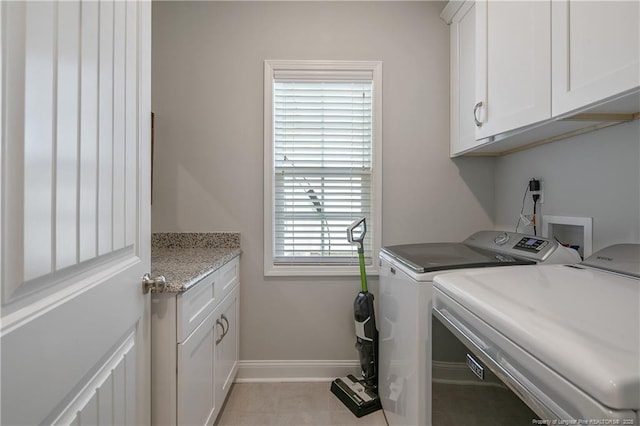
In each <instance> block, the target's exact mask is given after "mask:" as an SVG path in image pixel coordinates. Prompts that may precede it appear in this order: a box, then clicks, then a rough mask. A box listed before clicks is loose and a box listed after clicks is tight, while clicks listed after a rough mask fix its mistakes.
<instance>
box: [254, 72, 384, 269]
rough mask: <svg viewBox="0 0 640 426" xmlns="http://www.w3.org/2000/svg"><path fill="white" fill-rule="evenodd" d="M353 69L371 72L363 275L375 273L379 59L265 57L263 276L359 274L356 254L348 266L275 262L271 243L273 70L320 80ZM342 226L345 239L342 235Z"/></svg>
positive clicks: (379, 226)
mask: <svg viewBox="0 0 640 426" xmlns="http://www.w3.org/2000/svg"><path fill="white" fill-rule="evenodd" d="M340 71H344V72H345V73H349V72H351V73H353V72H357V71H364V72H370V73H371V75H372V80H371V81H372V83H373V89H372V114H371V115H372V121H373V123H372V135H371V138H372V140H371V143H372V161H371V169H372V172H371V178H372V179H371V197H372V203H371V217H367V229H368V231H369V232H370V233H371V244H372V247H371V256H372V257H371V264H370V265H367V275H377V274H378V269H379V268H378V261H377V259H378V255H379V253H380V246H381V237H382V235H381V232H382V62H381V61H318V60H291V61H290V60H265V61H264V135H263V137H264V193H263V194H264V275H265V276H353V275H359V274H360V269H359V266H358V262H357V257H356V258H355V261H354V263H353V264H350V265H344V264H342V265H330V264H308V263H305V264H287V265H283V264H275V263H274V259H275V246H274V235H273V232H274V208H275V197H274V184H275V182H274V130H273V104H274V93H273V82H274V77H275V74H276V72H288V73H291V74H292V75H296V74H297V75H300V76H304V77H305V78H307V77H308V78H309V79H313V80H318V81H322V80H323V78H322V77H323V73H324V75H326V74H327V72H332V73H334V74H335V73H336V72H338V73H339V72H340ZM346 232H347V231H346V228H345V238H346Z"/></svg>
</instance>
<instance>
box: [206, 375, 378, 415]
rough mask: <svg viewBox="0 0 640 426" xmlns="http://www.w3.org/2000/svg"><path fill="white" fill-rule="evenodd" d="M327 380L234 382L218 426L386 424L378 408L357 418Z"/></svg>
mask: <svg viewBox="0 0 640 426" xmlns="http://www.w3.org/2000/svg"><path fill="white" fill-rule="evenodd" d="M330 386H331V383H329V382H327V383H236V384H234V385H233V387H232V388H231V392H230V394H229V397H228V398H227V402H226V403H225V405H224V407H223V410H222V414H221V415H220V417H219V419H218V423H217V425H218V426H241V425H242V426H245V425H246V426H271V425H273V426H286V425H292V426H298V425H314V426H325V425H327V426H329V425H331V426H334V425H342V426H357V425H371V426H386V424H387V422H386V420H385V418H384V414H383V412H382V410H379V411H376V412H375V413H371V414H369V415H366V416H363V417H360V418H357V417H356V416H354V415H353V414H352V413H351V411H349V410H348V409H347V408H346V407H345V406H344V405H343V404H342V402H340V400H338V398H336V397H335V395H334V394H333V393H331V391H330V390H329V388H330Z"/></svg>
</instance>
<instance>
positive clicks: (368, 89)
mask: <svg viewBox="0 0 640 426" xmlns="http://www.w3.org/2000/svg"><path fill="white" fill-rule="evenodd" d="M381 74H382V64H381V63H380V62H335V61H332V62H325V61H296V62H292V61H266V62H265V83H264V84H265V87H264V90H265V97H264V99H265V100H264V102H265V108H264V111H265V136H264V137H265V197H264V202H265V275H351V274H358V273H359V269H358V268H357V265H358V257H357V252H356V246H354V245H351V244H349V242H348V241H347V232H346V229H347V227H348V226H349V225H350V224H351V223H352V222H353V221H354V220H356V219H358V218H360V217H363V216H364V217H366V219H367V235H366V239H365V243H364V248H365V259H366V261H367V263H368V265H370V266H371V268H369V269H368V272H375V270H377V262H373V259H376V258H377V255H378V251H379V247H380V210H381V209H380V205H381V200H380V194H381V191H380V182H381V175H380V167H379V164H381V162H380V152H381V149H380V148H381V141H380V136H381V132H380V128H381V108H380V105H381V93H382V88H381V82H382V75H381Z"/></svg>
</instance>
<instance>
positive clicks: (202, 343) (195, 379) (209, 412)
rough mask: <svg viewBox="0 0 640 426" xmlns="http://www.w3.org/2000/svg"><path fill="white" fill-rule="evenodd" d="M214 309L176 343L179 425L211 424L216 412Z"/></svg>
mask: <svg viewBox="0 0 640 426" xmlns="http://www.w3.org/2000/svg"><path fill="white" fill-rule="evenodd" d="M216 312H217V311H213V312H212V313H211V314H209V316H208V317H207V318H206V319H205V320H204V321H203V322H202V323H201V324H200V325H199V326H198V327H197V328H196V329H195V330H194V332H193V333H191V335H190V336H189V337H188V338H187V339H186V340H185V341H184V342H183V343H180V344H178V395H177V396H178V424H179V425H208V424H212V423H213V420H214V419H215V415H216V414H217V413H216V407H217V405H216V404H215V389H214V382H213V381H214V367H215V366H214V360H215V358H214V347H215V336H214V334H215V331H214V327H215V315H216ZM166 403H167V404H169V403H171V401H167V402H166Z"/></svg>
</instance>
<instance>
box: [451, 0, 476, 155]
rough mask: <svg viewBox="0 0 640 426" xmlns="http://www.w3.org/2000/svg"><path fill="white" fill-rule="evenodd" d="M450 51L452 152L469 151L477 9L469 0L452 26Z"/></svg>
mask: <svg viewBox="0 0 640 426" xmlns="http://www.w3.org/2000/svg"><path fill="white" fill-rule="evenodd" d="M449 31H450V43H451V46H450V54H451V156H452V157H453V156H455V155H458V154H460V153H462V152H464V151H467V150H469V149H471V148H473V147H474V146H476V145H477V143H476V136H475V131H476V126H475V123H474V121H473V107H474V105H475V103H476V100H475V99H476V93H475V87H476V85H475V78H476V76H475V68H476V64H475V60H476V53H475V49H476V44H475V43H476V9H475V2H474V1H468V2H466V3H465V4H464V5H463V6H462V7H461V8H460V10H458V12H457V13H456V15H455V16H454V17H453V20H452V21H451V26H450V29H449Z"/></svg>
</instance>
